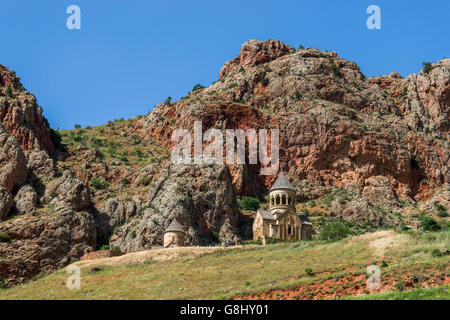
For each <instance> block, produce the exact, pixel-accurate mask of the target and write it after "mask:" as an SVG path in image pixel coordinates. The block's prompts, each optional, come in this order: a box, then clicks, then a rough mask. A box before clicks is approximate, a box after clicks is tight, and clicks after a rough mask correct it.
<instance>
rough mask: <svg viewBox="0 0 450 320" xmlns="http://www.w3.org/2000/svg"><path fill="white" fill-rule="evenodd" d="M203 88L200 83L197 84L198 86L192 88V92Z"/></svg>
mask: <svg viewBox="0 0 450 320" xmlns="http://www.w3.org/2000/svg"><path fill="white" fill-rule="evenodd" d="M203 88H204V86H202V85H201V84H200V83H198V84H196V85H195V86H194V88H192V92H195V91H197V90H201V89H203Z"/></svg>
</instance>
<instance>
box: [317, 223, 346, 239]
mask: <svg viewBox="0 0 450 320" xmlns="http://www.w3.org/2000/svg"><path fill="white" fill-rule="evenodd" d="M350 233H351V230H350V227H349V226H348V225H347V224H345V223H343V222H331V223H327V224H325V225H324V226H323V227H322V231H321V232H320V239H322V240H326V241H337V240H340V239H343V238H345V237H346V236H348V235H349V234H350Z"/></svg>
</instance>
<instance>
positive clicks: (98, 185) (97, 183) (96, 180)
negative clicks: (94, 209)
mask: <svg viewBox="0 0 450 320" xmlns="http://www.w3.org/2000/svg"><path fill="white" fill-rule="evenodd" d="M91 184H92V186H93V187H94V188H95V189H101V188H102V186H103V184H102V183H101V182H100V179H99V178H95V177H94V178H92V179H91Z"/></svg>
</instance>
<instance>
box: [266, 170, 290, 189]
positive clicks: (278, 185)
mask: <svg viewBox="0 0 450 320" xmlns="http://www.w3.org/2000/svg"><path fill="white" fill-rule="evenodd" d="M277 189H290V190H295V189H294V187H293V186H292V184H291V183H290V182H289V179H288V178H287V177H286V175H285V174H284V173H283V172H282V173H280V175H279V176H278V178H277V180H276V181H275V183H274V184H273V185H272V188H270V191H273V190H277Z"/></svg>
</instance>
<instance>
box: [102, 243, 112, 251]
mask: <svg viewBox="0 0 450 320" xmlns="http://www.w3.org/2000/svg"><path fill="white" fill-rule="evenodd" d="M100 250H110V249H109V246H108V245H107V244H104V245H102V246H101V247H100Z"/></svg>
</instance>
